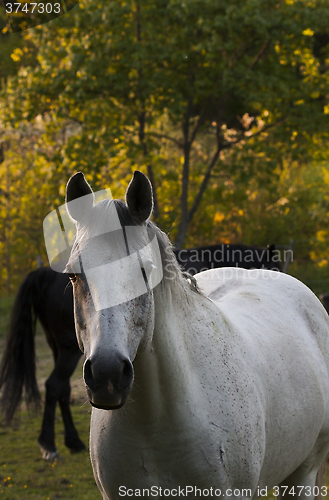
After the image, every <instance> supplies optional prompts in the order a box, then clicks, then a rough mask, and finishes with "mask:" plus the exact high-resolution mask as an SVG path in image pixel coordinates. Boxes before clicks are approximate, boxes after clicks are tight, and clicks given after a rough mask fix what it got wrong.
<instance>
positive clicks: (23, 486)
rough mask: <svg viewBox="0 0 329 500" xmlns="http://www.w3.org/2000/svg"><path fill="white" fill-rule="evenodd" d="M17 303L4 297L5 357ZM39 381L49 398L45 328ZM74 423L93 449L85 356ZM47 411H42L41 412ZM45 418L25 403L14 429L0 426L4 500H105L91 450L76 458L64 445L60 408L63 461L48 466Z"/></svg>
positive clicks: (75, 379)
mask: <svg viewBox="0 0 329 500" xmlns="http://www.w3.org/2000/svg"><path fill="white" fill-rule="evenodd" d="M12 304H13V299H10V298H1V299H0V320H1V322H0V359H1V358H2V354H3V350H4V346H5V336H6V334H7V331H8V326H9V317H10V311H11V307H12ZM35 340H36V353H37V379H38V384H39V388H40V391H41V394H42V395H43V397H44V392H45V391H44V382H45V381H46V379H47V378H48V376H49V375H50V373H51V371H52V370H53V367H54V363H53V358H52V352H51V350H50V348H49V346H48V345H47V342H46V338H45V335H44V333H43V332H42V330H41V328H38V330H37V335H36V339H35ZM71 387H72V394H71V401H72V406H71V410H72V414H73V419H74V423H75V425H76V427H77V429H78V432H79V435H80V438H81V439H82V441H83V442H84V443H85V444H86V446H87V445H88V441H89V423H90V405H89V403H86V400H87V398H86V392H85V388H84V384H83V381H82V358H81V360H80V363H79V364H78V367H77V369H76V370H75V372H74V374H73V376H72V378H71ZM42 409H43V408H42ZM41 420H42V414H41V413H40V414H37V415H31V414H28V413H27V411H26V408H25V406H24V404H23V405H22V410H21V411H20V412H19V414H18V417H17V419H16V420H15V422H14V424H13V426H12V427H6V426H3V425H0V500H2V499H3V500H5V499H6V500H13V499H17V498H19V499H22V500H24V499H25V498H26V499H31V500H32V499H33V500H34V499H42V500H47V499H49V500H57V499H65V500H75V499H76V500H100V499H101V495H100V493H99V491H98V488H97V486H96V484H95V481H94V477H93V473H92V468H91V464H90V459H89V452H88V451H86V452H83V453H79V454H76V455H71V454H70V452H69V451H68V449H67V448H66V447H65V445H64V427H63V422H62V418H61V415H60V411H59V408H57V413H56V427H55V431H56V446H57V449H58V451H59V454H60V459H59V460H56V461H55V462H54V463H53V464H50V463H47V462H45V461H44V460H43V459H42V457H41V453H40V450H39V447H38V443H37V438H38V435H39V433H40V429H41Z"/></svg>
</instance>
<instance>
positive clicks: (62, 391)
mask: <svg viewBox="0 0 329 500" xmlns="http://www.w3.org/2000/svg"><path fill="white" fill-rule="evenodd" d="M37 319H39V321H40V323H41V325H42V327H43V329H44V331H45V334H46V338H47V342H48V344H49V346H50V348H51V350H52V352H53V356H54V361H55V368H54V370H53V371H52V373H51V375H50V377H49V378H48V379H47V381H46V384H45V385H46V396H45V407H44V415H43V421H42V428H41V433H40V435H39V438H38V442H39V446H40V449H41V452H42V454H43V458H44V459H45V460H53V459H54V458H56V456H57V455H58V452H57V450H56V446H55V409H56V404H57V401H58V402H59V406H60V409H61V413H62V418H63V422H64V428H65V444H66V446H67V447H68V448H69V449H70V450H71V452H73V453H76V452H79V451H82V450H85V445H84V444H83V442H82V441H81V440H80V438H79V435H78V432H77V430H76V428H75V427H74V423H73V419H72V415H71V410H70V392H71V387H70V377H71V375H72V374H73V372H74V370H75V368H76V366H77V363H78V361H79V358H80V356H81V354H82V353H81V351H80V349H79V347H78V343H77V340H76V336H75V327H74V318H73V294H72V287H71V286H70V285H69V280H68V277H67V276H66V275H64V274H59V273H57V272H55V271H53V270H52V269H50V268H46V267H44V268H40V269H37V270H36V271H32V272H31V273H30V274H28V276H27V277H26V278H25V280H24V281H23V283H22V284H21V286H20V288H19V290H18V293H17V296H16V299H15V302H14V306H13V310H12V314H11V324H10V330H9V334H8V338H7V343H6V348H5V352H4V355H3V358H2V362H1V366H0V389H2V396H1V412H2V414H3V415H4V417H5V420H6V422H7V423H10V422H11V421H12V419H13V417H14V413H15V410H16V408H17V406H18V405H19V403H20V401H21V398H22V394H23V391H25V395H26V400H27V403H28V405H35V406H40V393H39V389H38V385H37V381H36V375H35V369H36V367H35V348H34V335H35V329H36V320H37Z"/></svg>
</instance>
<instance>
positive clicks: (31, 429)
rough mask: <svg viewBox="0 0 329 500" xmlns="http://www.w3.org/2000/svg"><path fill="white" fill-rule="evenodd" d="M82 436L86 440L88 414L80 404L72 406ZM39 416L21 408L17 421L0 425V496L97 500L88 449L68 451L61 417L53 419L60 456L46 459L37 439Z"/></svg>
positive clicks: (7, 497)
mask: <svg viewBox="0 0 329 500" xmlns="http://www.w3.org/2000/svg"><path fill="white" fill-rule="evenodd" d="M72 413H73V418H74V421H75V423H76V426H77V428H78V430H79V433H80V437H81V439H82V440H83V441H84V442H85V443H88V434H89V420H90V414H89V412H88V411H87V409H86V408H84V407H81V406H80V405H73V406H72ZM40 427H41V416H37V417H32V416H29V415H28V414H27V412H26V411H23V412H22V413H21V415H20V418H19V425H18V426H15V427H10V428H7V427H0V443H1V445H0V499H6V500H11V499H16V498H19V499H25V498H27V499H42V500H47V499H49V500H57V499H67V500H71V499H79V500H84V499H85V500H94V499H95V500H100V498H101V496H100V493H99V491H98V489H97V487H96V484H95V481H94V478H93V473H92V469H91V465H90V459H89V453H88V452H87V451H86V452H83V453H79V454H77V455H71V454H70V452H69V451H68V450H67V448H66V447H65V446H64V444H63V441H64V429H63V424H62V419H61V418H59V416H58V418H57V420H56V437H57V439H56V441H57V442H56V445H57V447H58V451H59V453H60V458H59V459H58V460H56V461H55V462H54V463H47V462H45V461H44V460H43V459H42V458H41V454H40V451H39V448H38V445H37V442H36V439H37V436H38V434H39V432H40Z"/></svg>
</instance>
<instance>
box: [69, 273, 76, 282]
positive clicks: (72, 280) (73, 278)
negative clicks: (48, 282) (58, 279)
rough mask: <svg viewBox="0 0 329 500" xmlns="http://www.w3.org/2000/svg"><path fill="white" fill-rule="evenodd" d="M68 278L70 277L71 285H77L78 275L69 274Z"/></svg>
mask: <svg viewBox="0 0 329 500" xmlns="http://www.w3.org/2000/svg"><path fill="white" fill-rule="evenodd" d="M68 277H69V280H70V281H71V283H75V282H76V280H77V275H76V274H74V273H69V274H68Z"/></svg>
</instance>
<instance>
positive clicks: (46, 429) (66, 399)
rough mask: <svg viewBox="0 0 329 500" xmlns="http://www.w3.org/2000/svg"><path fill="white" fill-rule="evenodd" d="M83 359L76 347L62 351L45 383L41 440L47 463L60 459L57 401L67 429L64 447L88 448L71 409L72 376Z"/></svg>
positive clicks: (78, 449) (41, 447)
mask: <svg viewBox="0 0 329 500" xmlns="http://www.w3.org/2000/svg"><path fill="white" fill-rule="evenodd" d="M80 357H81V353H80V351H79V350H78V349H77V346H76V348H75V349H74V350H73V352H72V351H71V350H70V349H68V350H65V351H63V350H61V352H60V354H59V356H58V359H57V361H56V365H55V368H54V370H53V372H52V373H51V375H50V377H49V378H48V379H47V381H46V402H45V409H44V415H43V421H42V427H41V433H40V436H39V439H38V442H39V446H40V449H41V452H42V454H43V458H44V459H45V460H53V459H54V458H56V457H57V456H58V452H57V449H56V445H55V411H56V403H57V401H59V403H60V407H61V411H62V416H63V421H64V426H65V444H66V445H67V446H68V447H69V448H73V449H74V451H82V449H85V446H84V444H83V443H82V441H80V439H79V436H78V433H77V430H76V429H75V427H74V424H73V420H72V415H71V411H70V408H69V403H70V377H71V375H72V373H73V372H74V370H75V368H76V366H77V363H78V361H79V358H80Z"/></svg>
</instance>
